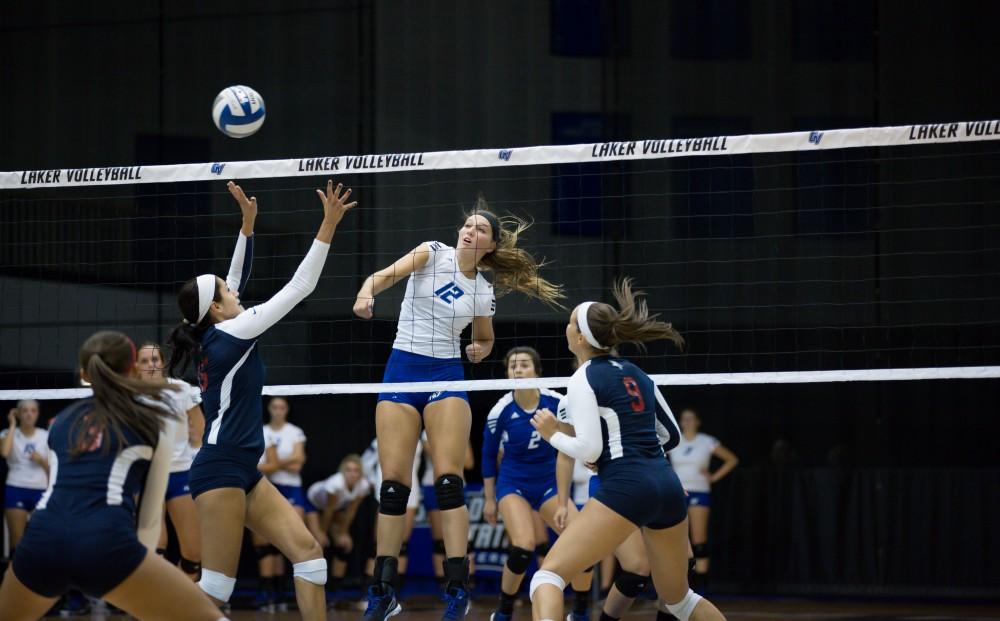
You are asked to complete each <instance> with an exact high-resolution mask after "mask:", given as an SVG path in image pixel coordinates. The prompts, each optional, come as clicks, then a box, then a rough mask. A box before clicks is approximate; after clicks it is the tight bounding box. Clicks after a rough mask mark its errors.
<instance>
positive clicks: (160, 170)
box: [0, 120, 1000, 189]
mask: <svg viewBox="0 0 1000 621" xmlns="http://www.w3.org/2000/svg"><path fill="white" fill-rule="evenodd" d="M997 139H1000V120H992V121H971V122H961V123H931V124H926V125H901V126H896V127H867V128H857V129H830V130H815V131H806V132H789V133H784V134H752V135H745V136H713V137H707V138H675V139H665V140H632V141H625V142H599V143H594V144H575V145H547V146H538V147H521V148H512V149H501V148H497V149H472V150H468V151H434V152H427V153H393V154H384V155H339V156H325V157H308V158H295V159H287V160H257V161H250V162H207V163H203V164H171V165H164V166H107V167H99V168H55V169H50V170H20V171H11V172H0V189H18V188H38V187H69V186H88V185H89V186H100V185H125V184H134V183H171V182H178V181H211V180H213V179H220V178H222V179H255V178H262V177H308V176H317V175H335V174H344V173H373V172H393V171H405V170H447V169H460V168H491V167H497V166H531V165H537V164H577V163H584V162H604V161H615V160H651V159H661V158H668V157H683V156H697V155H741V154H747V153H776V152H786V151H815V150H825V149H848V148H856V147H889V146H901V145H909V144H944V143H953V142H975V141H981V140H997Z"/></svg>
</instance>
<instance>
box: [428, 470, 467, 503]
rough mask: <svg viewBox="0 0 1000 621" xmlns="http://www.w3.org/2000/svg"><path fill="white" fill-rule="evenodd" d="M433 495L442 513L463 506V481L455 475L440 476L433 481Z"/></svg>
mask: <svg viewBox="0 0 1000 621" xmlns="http://www.w3.org/2000/svg"><path fill="white" fill-rule="evenodd" d="M434 495H435V496H437V501H438V507H440V508H441V510H442V511H448V510H449V509H458V508H459V507H464V506H465V481H464V480H462V477H460V476H458V475H457V474H442V475H441V476H439V477H438V479H437V481H434Z"/></svg>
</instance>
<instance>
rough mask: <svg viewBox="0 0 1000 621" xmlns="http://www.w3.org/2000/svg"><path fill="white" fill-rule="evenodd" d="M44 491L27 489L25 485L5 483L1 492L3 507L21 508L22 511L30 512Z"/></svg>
mask: <svg viewBox="0 0 1000 621" xmlns="http://www.w3.org/2000/svg"><path fill="white" fill-rule="evenodd" d="M44 493H45V490H44V489H29V488H27V487H15V486H13V485H9V484H8V485H5V486H4V492H3V508H4V509H21V510H22V511H27V512H29V513H30V512H32V511H34V510H35V505H37V504H38V501H39V500H41V499H42V494H44Z"/></svg>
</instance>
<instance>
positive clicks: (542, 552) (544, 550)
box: [535, 541, 552, 556]
mask: <svg viewBox="0 0 1000 621" xmlns="http://www.w3.org/2000/svg"><path fill="white" fill-rule="evenodd" d="M551 549H552V544H551V543H549V542H548V541H546V542H545V543H540V544H538V545H537V546H535V554H537V555H538V556H547V555H548V553H549V550H551Z"/></svg>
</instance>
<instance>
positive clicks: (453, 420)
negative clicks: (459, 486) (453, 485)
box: [424, 397, 472, 476]
mask: <svg viewBox="0 0 1000 621" xmlns="http://www.w3.org/2000/svg"><path fill="white" fill-rule="evenodd" d="M424 425H425V426H426V427H427V440H428V448H429V450H430V452H431V460H432V461H433V462H434V473H435V474H436V475H438V476H441V475H442V474H459V475H460V474H462V472H463V471H464V464H465V447H466V446H468V444H469V433H470V432H471V431H472V410H471V409H469V402H468V401H466V400H465V399H462V398H461V397H447V398H445V399H441V400H440V401H434V402H432V403H428V404H427V406H426V407H424Z"/></svg>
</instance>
